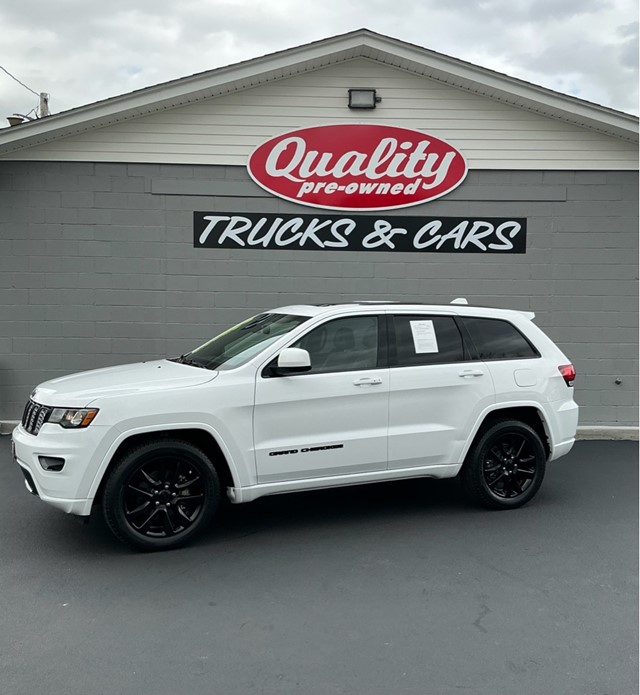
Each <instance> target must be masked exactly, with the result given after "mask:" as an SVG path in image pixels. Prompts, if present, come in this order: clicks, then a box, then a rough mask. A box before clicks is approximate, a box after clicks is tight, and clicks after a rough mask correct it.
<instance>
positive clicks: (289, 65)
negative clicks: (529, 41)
mask: <svg viewBox="0 0 640 695" xmlns="http://www.w3.org/2000/svg"><path fill="white" fill-rule="evenodd" d="M358 57H363V58H369V59H372V60H375V61H378V62H380V63H383V64H385V65H389V66H393V67H396V68H399V69H401V70H406V71H407V72H410V73H413V74H416V75H421V76H424V77H427V78H429V79H431V80H434V81H436V82H440V83H442V84H446V85H449V86H452V87H456V88H458V89H462V90H465V91H467V92H470V93H473V94H478V95H481V96H484V97H488V98H490V99H495V100H497V101H499V102H502V103H504V104H509V105H511V106H514V107H517V108H520V109H524V110H527V111H531V112H533V113H537V114H539V115H542V116H547V117H550V118H555V119H558V120H562V121H564V122H567V123H571V124H573V125H577V126H580V127H584V128H587V129H589V130H594V131H597V132H600V133H603V134H605V135H609V136H613V137H616V138H620V139H622V140H626V141H628V142H638V119H637V118H636V117H635V116H632V115H630V114H626V113H623V112H621V111H616V110H614V109H609V108H606V107H604V106H599V105H598V104H593V103H591V102H587V101H583V100H581V99H577V98H575V97H571V96H567V95H564V94H560V93H558V92H554V91H552V90H549V89H546V88H544V87H539V86H537V85H533V84H530V83H528V82H524V81H522V80H518V79H516V78H513V77H509V76H508V75H504V74H501V73H498V72H494V71H492V70H487V69H486V68H481V67H478V66H476V65H472V64H471V63H466V62H464V61H461V60H458V59H456V58H451V57H449V56H445V55H443V54H440V53H436V52H434V51H430V50H428V49H426V48H421V47H419V46H415V45H412V44H409V43H406V42H404V41H399V40H397V39H393V38H390V37H387V36H383V35H381V34H376V33H374V32H371V31H369V30H367V29H361V30H358V31H354V32H351V33H348V34H343V35H340V36H334V37H331V38H328V39H323V40H321V41H317V42H314V43H310V44H306V45H303V46H298V47H296V48H291V49H288V50H285V51H280V52H277V53H272V54H269V55H266V56H262V57H260V58H254V59H252V60H248V61H244V62H242V63H236V64H235V65H230V66H227V67H222V68H217V69H215V70H210V71H207V72H202V73H198V74H195V75H191V76H188V77H183V78H180V79H177V80H173V81H171V82H166V83H163V84H159V85H155V86H152V87H147V88H144V89H140V90H137V91H135V92H131V93H128V94H123V95H121V96H117V97H112V98H110V99H106V100H104V101H99V102H95V103H93V104H88V105H86V106H81V107H78V108H76V109H72V110H70V111H64V112H62V113H60V114H56V115H54V116H50V117H47V118H44V119H41V120H37V121H31V122H29V123H25V124H23V125H19V126H14V127H11V128H6V129H2V130H0V155H3V154H9V153H10V152H15V151H18V150H21V149H24V148H29V147H33V146H36V145H39V144H42V143H46V142H50V141H52V140H56V139H58V138H63V137H68V136H70V135H75V134H78V133H82V132H86V131H88V130H92V129H95V128H103V127H104V126H108V125H111V124H114V123H119V122H121V121H124V120H127V119H130V118H135V117H138V116H143V115H148V114H152V113H156V112H158V111H164V110H167V109H173V108H175V107H178V106H184V105H186V104H190V103H193V102H197V101H201V100H203V99H211V98H212V97H216V96H220V95H223V94H229V93H231V92H236V91H240V90H244V89H248V88H250V87H255V86H256V85H260V84H264V83H268V82H272V81H275V80H279V79H282V78H286V77H291V76H293V75H297V74H301V73H304V72H309V71H313V70H317V69H319V68H322V67H325V66H327V65H331V64H334V63H340V62H344V61H347V60H351V59H353V58H358Z"/></svg>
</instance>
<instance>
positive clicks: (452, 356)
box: [391, 316, 464, 367]
mask: <svg viewBox="0 0 640 695" xmlns="http://www.w3.org/2000/svg"><path fill="white" fill-rule="evenodd" d="M393 325H394V328H395V336H396V341H395V343H396V344H395V356H392V361H391V366H393V367H413V366H418V365H423V364H444V363H448V362H462V361H463V360H464V349H463V346H462V336H461V335H460V331H459V330H458V326H457V325H456V322H455V321H454V320H453V318H451V317H450V316H394V317H393ZM393 354H394V351H393V350H392V355H393Z"/></svg>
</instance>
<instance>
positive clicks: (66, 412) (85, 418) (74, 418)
mask: <svg viewBox="0 0 640 695" xmlns="http://www.w3.org/2000/svg"><path fill="white" fill-rule="evenodd" d="M97 414H98V408H68V409H67V408H54V409H53V411H52V413H51V415H50V416H49V420H48V422H52V423H53V424H54V425H60V426H61V427H66V428H68V429H69V428H70V429H73V428H78V427H88V426H89V425H90V424H91V423H92V422H93V418H94V417H95V416H96V415H97Z"/></svg>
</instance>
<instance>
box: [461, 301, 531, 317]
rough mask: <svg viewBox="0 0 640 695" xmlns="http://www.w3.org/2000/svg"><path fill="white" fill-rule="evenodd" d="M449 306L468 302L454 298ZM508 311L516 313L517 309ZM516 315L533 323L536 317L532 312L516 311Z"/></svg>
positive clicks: (467, 303) (466, 304)
mask: <svg viewBox="0 0 640 695" xmlns="http://www.w3.org/2000/svg"><path fill="white" fill-rule="evenodd" d="M450 304H462V305H465V306H468V305H469V302H468V301H467V300H466V298H465V297H456V298H455V299H454V300H452V301H451V302H450ZM510 311H517V309H510ZM517 313H518V314H520V315H521V316H524V317H525V318H526V319H529V321H533V319H535V317H536V315H535V313H534V312H533V311H517Z"/></svg>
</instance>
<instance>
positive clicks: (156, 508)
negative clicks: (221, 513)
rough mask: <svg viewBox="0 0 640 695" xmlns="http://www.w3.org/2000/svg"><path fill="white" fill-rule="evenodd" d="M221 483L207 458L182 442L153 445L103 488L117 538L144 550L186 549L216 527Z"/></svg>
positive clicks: (129, 458)
mask: <svg viewBox="0 0 640 695" xmlns="http://www.w3.org/2000/svg"><path fill="white" fill-rule="evenodd" d="M219 502H220V483H219V480H218V475H217V473H216V470H215V468H214V466H213V464H212V462H211V460H210V459H209V458H208V456H207V455H206V454H205V453H204V452H203V451H201V450H200V449H198V448H197V447H195V446H193V445H192V444H189V443H188V442H183V441H180V440H169V439H167V440H164V439H160V440H154V441H150V442H147V443H146V444H143V445H142V446H139V447H137V448H135V449H133V450H132V451H130V452H128V453H127V454H125V455H124V456H123V457H122V458H121V459H120V461H118V462H117V463H116V465H115V467H114V468H113V470H112V471H111V473H110V475H109V478H108V480H107V483H106V485H105V488H104V497H103V505H102V506H103V513H104V518H105V521H106V523H107V525H108V526H109V528H110V529H111V531H112V532H113V534H114V535H115V536H116V538H118V539H119V540H121V541H122V542H123V543H126V544H127V545H130V546H132V547H134V548H137V549H139V550H169V549H172V548H177V547H179V546H181V545H184V544H185V543H186V542H187V541H189V540H191V539H192V538H193V537H194V536H195V535H197V534H198V533H199V532H200V531H201V530H202V529H203V528H205V527H206V526H207V525H208V524H209V522H210V521H211V519H212V517H213V515H214V514H215V512H216V509H217V508H218V505H219Z"/></svg>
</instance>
